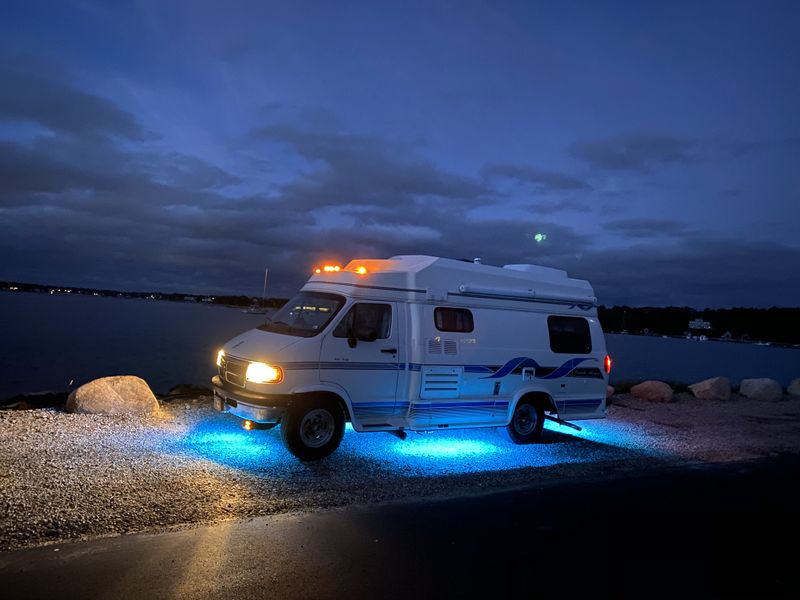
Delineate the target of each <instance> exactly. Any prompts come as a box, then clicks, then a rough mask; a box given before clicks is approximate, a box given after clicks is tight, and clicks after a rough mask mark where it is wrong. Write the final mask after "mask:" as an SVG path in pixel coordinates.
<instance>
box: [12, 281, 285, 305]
mask: <svg viewBox="0 0 800 600" xmlns="http://www.w3.org/2000/svg"><path fill="white" fill-rule="evenodd" d="M0 291H3V292H9V293H14V292H28V293H33V294H47V295H50V296H55V295H63V296H67V295H74V296H97V297H102V298H127V299H136V300H160V301H166V302H187V303H191V304H198V303H202V304H214V305H219V306H233V307H240V308H241V307H248V306H253V305H256V306H263V307H264V308H279V307H280V306H283V305H284V304H285V303H286V301H287V300H288V298H265V299H264V300H263V301H262V299H261V298H258V297H255V296H219V295H210V294H183V293H166V292H124V291H121V290H109V289H97V288H85V287H75V286H63V285H62V286H58V285H42V284H38V283H24V282H16V281H0Z"/></svg>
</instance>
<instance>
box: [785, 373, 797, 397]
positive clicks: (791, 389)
mask: <svg viewBox="0 0 800 600" xmlns="http://www.w3.org/2000/svg"><path fill="white" fill-rule="evenodd" d="M786 391H787V393H788V394H789V395H790V396H800V377H798V378H797V379H792V382H791V383H790V384H789V387H788V388H786Z"/></svg>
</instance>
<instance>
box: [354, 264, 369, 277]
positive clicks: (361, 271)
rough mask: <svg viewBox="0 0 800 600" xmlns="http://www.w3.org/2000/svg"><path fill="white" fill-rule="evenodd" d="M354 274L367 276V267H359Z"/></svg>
mask: <svg viewBox="0 0 800 600" xmlns="http://www.w3.org/2000/svg"><path fill="white" fill-rule="evenodd" d="M356 273H358V274H359V275H366V274H367V267H365V266H364V265H361V266H360V267H358V268H357V269H356Z"/></svg>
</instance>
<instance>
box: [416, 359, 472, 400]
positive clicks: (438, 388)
mask: <svg viewBox="0 0 800 600" xmlns="http://www.w3.org/2000/svg"><path fill="white" fill-rule="evenodd" d="M461 373H462V369H461V367H423V369H422V389H421V390H420V398H458V397H459V393H460V389H461Z"/></svg>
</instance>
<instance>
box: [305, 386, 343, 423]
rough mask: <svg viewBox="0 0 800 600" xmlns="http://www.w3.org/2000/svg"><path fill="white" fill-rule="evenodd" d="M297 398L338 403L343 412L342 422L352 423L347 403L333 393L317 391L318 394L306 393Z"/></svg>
mask: <svg viewBox="0 0 800 600" xmlns="http://www.w3.org/2000/svg"><path fill="white" fill-rule="evenodd" d="M298 396H302V397H304V398H324V399H326V400H331V401H333V402H336V403H338V404H339V405H340V406H341V407H342V411H344V420H345V421H346V422H348V423H352V421H353V417H352V415H351V414H350V410H349V409H348V408H347V402H345V401H344V399H343V398H342V397H341V396H340V395H339V394H336V393H334V392H327V391H318V392H307V393H304V394H298Z"/></svg>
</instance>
